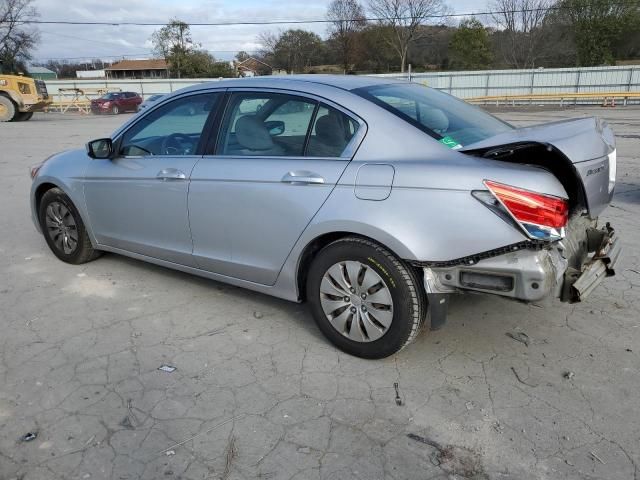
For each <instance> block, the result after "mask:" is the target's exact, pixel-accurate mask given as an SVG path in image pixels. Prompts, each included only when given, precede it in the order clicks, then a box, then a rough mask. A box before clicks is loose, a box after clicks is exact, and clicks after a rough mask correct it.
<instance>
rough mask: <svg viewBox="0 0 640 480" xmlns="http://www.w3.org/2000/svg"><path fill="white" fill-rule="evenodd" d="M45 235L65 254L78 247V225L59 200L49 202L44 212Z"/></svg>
mask: <svg viewBox="0 0 640 480" xmlns="http://www.w3.org/2000/svg"><path fill="white" fill-rule="evenodd" d="M45 223H46V226H47V235H49V238H50V239H51V240H52V241H53V243H54V245H55V246H56V248H57V249H58V250H59V251H61V252H64V253H65V254H67V255H70V254H72V253H73V252H74V251H75V250H76V248H77V247H78V227H77V225H76V221H75V219H74V218H73V215H72V214H71V212H70V211H69V209H68V208H67V207H66V206H65V205H64V204H63V203H61V202H51V203H50V204H49V205H47V210H46V213H45Z"/></svg>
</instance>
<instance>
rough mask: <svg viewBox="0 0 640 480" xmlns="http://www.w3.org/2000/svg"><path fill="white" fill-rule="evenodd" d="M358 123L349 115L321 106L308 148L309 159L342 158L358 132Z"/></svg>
mask: <svg viewBox="0 0 640 480" xmlns="http://www.w3.org/2000/svg"><path fill="white" fill-rule="evenodd" d="M358 127H359V125H358V123H357V122H356V121H355V120H353V119H352V118H351V117H349V116H348V115H346V114H344V113H342V112H340V111H339V110H337V109H335V108H333V107H329V106H326V105H320V107H319V108H318V113H317V114H316V119H315V122H314V124H313V129H312V130H311V134H310V135H309V144H308V146H307V156H308V157H340V156H341V155H342V152H344V150H345V148H346V147H347V145H348V144H349V142H350V141H351V139H352V138H353V136H354V135H355V134H356V132H357V131H358Z"/></svg>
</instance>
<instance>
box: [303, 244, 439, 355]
mask: <svg viewBox="0 0 640 480" xmlns="http://www.w3.org/2000/svg"><path fill="white" fill-rule="evenodd" d="M307 299H308V300H309V302H310V305H311V311H312V313H313V317H314V319H315V321H316V323H317V325H318V328H320V330H321V331H322V333H323V334H324V335H325V336H326V337H327V338H328V339H329V340H330V341H331V342H332V343H334V344H335V345H336V346H337V347H338V348H339V349H341V350H343V351H344V352H347V353H349V354H351V355H355V356H357V357H362V358H384V357H387V356H389V355H392V354H394V353H396V352H398V351H399V350H401V349H402V348H404V347H405V346H407V345H408V344H409V343H411V342H412V341H413V340H414V339H415V337H416V336H417V335H418V333H419V331H420V327H421V326H422V324H423V323H424V319H425V315H426V303H427V302H426V296H425V294H424V291H423V289H422V285H421V282H420V281H419V279H418V276H417V274H416V272H415V271H414V270H413V269H412V268H411V267H410V266H408V265H406V264H405V263H404V262H402V260H400V259H399V258H397V257H396V256H395V255H394V254H393V253H391V252H390V251H389V250H387V249H386V248H384V247H383V246H381V245H379V244H377V243H375V242H372V241H371V240H367V239H364V238H360V237H346V238H343V239H340V240H337V241H335V242H333V243H331V244H329V245H327V246H326V247H325V248H324V249H322V250H321V251H320V252H319V253H318V255H317V256H316V257H315V259H314V260H313V263H312V264H311V268H310V269H309V275H308V280H307Z"/></svg>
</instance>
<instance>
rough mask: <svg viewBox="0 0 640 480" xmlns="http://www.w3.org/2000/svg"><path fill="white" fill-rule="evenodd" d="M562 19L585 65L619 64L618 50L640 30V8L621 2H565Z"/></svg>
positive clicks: (561, 12)
mask: <svg viewBox="0 0 640 480" xmlns="http://www.w3.org/2000/svg"><path fill="white" fill-rule="evenodd" d="M560 7H561V8H560V9H559V10H560V16H562V17H564V19H565V21H566V22H567V24H568V25H569V28H570V30H571V31H572V34H573V37H574V42H575V45H576V50H577V62H578V65H581V66H594V65H603V64H613V63H615V55H614V47H615V46H616V44H618V43H619V42H620V41H621V40H622V39H623V37H625V36H626V35H627V34H629V35H630V36H632V34H633V32H634V31H636V32H637V30H638V22H639V21H640V6H639V5H638V4H637V3H633V2H621V1H620V0H562V1H561V3H560Z"/></svg>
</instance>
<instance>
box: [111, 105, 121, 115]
mask: <svg viewBox="0 0 640 480" xmlns="http://www.w3.org/2000/svg"><path fill="white" fill-rule="evenodd" d="M111 113H112V114H114V115H118V114H119V113H120V108H118V106H117V105H114V106H113V107H111Z"/></svg>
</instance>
